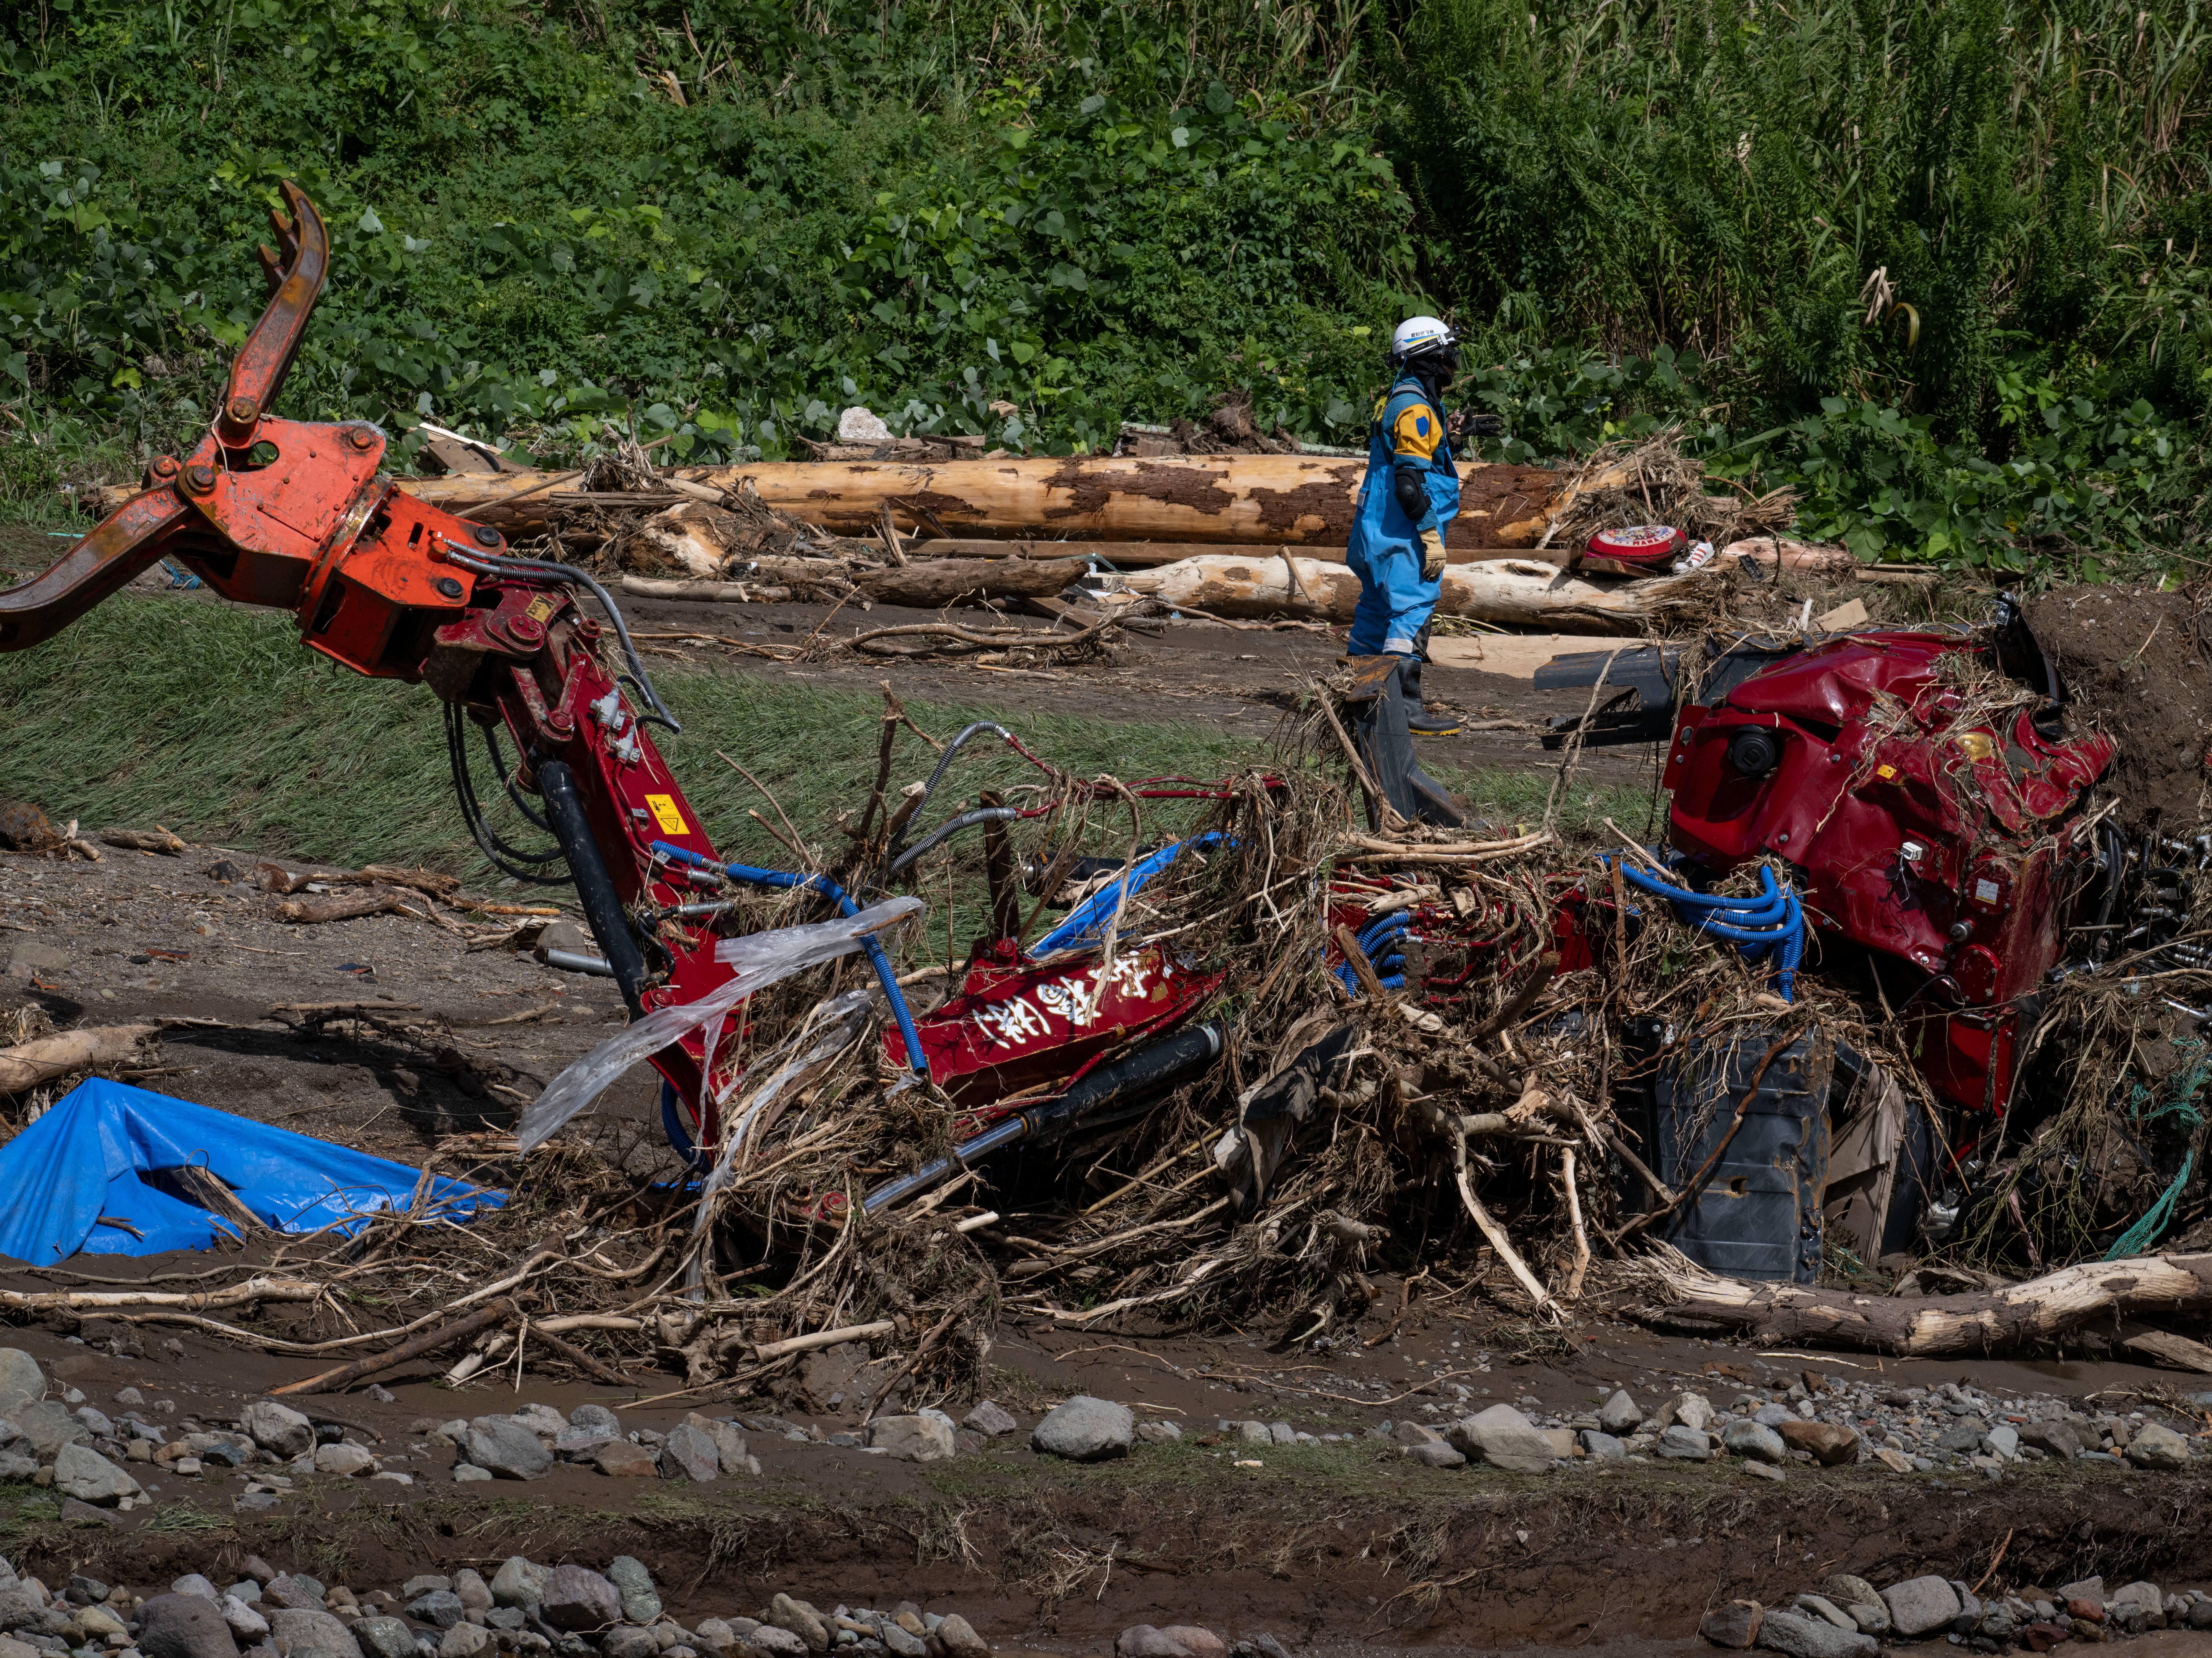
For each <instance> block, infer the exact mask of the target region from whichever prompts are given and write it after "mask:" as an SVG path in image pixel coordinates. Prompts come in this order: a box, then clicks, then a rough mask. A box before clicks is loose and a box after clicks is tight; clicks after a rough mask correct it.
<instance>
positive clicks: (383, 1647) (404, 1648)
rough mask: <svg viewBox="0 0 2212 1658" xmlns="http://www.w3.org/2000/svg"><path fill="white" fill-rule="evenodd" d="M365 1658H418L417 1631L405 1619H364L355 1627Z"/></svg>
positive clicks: (354, 1636) (354, 1632)
mask: <svg viewBox="0 0 2212 1658" xmlns="http://www.w3.org/2000/svg"><path fill="white" fill-rule="evenodd" d="M353 1638H354V1639H355V1640H356V1641H358V1642H359V1643H361V1649H362V1653H363V1654H364V1655H365V1658H416V1651H415V1631H413V1630H411V1629H410V1628H408V1627H407V1620H406V1619H404V1618H362V1619H356V1622H355V1624H354V1626H353Z"/></svg>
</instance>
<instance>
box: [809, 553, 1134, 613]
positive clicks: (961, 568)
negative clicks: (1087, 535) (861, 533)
mask: <svg viewBox="0 0 2212 1658" xmlns="http://www.w3.org/2000/svg"><path fill="white" fill-rule="evenodd" d="M1089 568H1091V567H1090V565H1089V564H1088V563H1087V562H1085V561H1084V560H1082V559H1079V558H1063V559H1052V560H1042V559H1027V558H1002V559H997V560H994V561H991V562H984V561H982V560H980V559H972V558H944V559H932V560H930V561H929V562H927V563H923V564H908V565H906V566H904V567H903V568H891V569H888V570H869V571H866V572H864V573H862V574H859V575H856V576H854V578H853V585H854V586H856V587H858V588H859V589H860V591H861V592H864V593H866V594H867V596H868V597H869V598H872V599H874V600H875V601H876V602H877V603H878V604H904V605H908V606H910V607H912V608H913V609H915V610H938V609H939V608H941V607H942V606H944V605H947V604H961V603H963V602H969V603H972V602H974V601H975V600H977V599H985V598H1050V597H1052V596H1054V594H1056V593H1058V592H1060V590H1061V589H1062V588H1064V587H1068V586H1073V585H1074V583H1075V581H1076V580H1077V579H1078V578H1079V577H1080V576H1081V575H1082V574H1084V572H1085V571H1086V570H1088V569H1089Z"/></svg>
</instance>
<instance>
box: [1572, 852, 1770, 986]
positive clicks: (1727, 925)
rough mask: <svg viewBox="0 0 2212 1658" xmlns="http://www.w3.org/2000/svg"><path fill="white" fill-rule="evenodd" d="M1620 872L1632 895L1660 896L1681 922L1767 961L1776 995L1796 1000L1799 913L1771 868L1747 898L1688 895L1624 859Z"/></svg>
mask: <svg viewBox="0 0 2212 1658" xmlns="http://www.w3.org/2000/svg"><path fill="white" fill-rule="evenodd" d="M1598 861H1599V862H1600V863H1602V864H1605V865H1607V866H1608V867H1610V865H1611V863H1612V859H1609V858H1607V856H1606V855H1605V854H1604V853H1600V854H1599V855H1598ZM1620 872H1621V874H1622V876H1623V877H1624V878H1626V880H1627V882H1628V884H1630V885H1631V886H1632V887H1634V888H1635V889H1636V890H1638V892H1644V893H1649V894H1650V896H1653V897H1655V898H1664V899H1665V900H1666V901H1667V902H1668V903H1670V904H1672V905H1673V906H1674V913H1675V914H1676V915H1678V916H1680V918H1681V919H1682V920H1684V921H1686V922H1688V923H1690V924H1691V925H1692V926H1695V927H1696V928H1697V929H1698V930H1699V932H1705V933H1709V934H1711V936H1712V937H1714V938H1720V939H1724V940H1725V941H1727V942H1728V943H1729V944H1734V945H1735V946H1736V948H1737V949H1738V950H1741V951H1742V952H1743V954H1744V956H1745V957H1746V958H1747V959H1748V960H1752V961H1757V960H1759V959H1761V958H1762V957H1764V958H1769V959H1771V960H1772V961H1773V962H1774V963H1775V978H1774V987H1775V991H1776V993H1778V995H1779V996H1780V997H1781V998H1782V999H1783V1000H1784V1001H1785V1002H1787V1001H1793V1000H1795V999H1796V987H1797V966H1798V963H1801V962H1802V961H1803V960H1804V959H1805V910H1804V907H1803V905H1802V904H1801V903H1800V902H1798V898H1797V895H1796V892H1794V891H1793V890H1790V888H1788V887H1785V886H1784V885H1783V884H1781V883H1780V882H1778V881H1777V880H1776V879H1775V878H1774V872H1773V871H1772V870H1771V869H1769V868H1767V867H1766V866H1765V865H1763V864H1762V865H1759V891H1758V892H1757V893H1755V894H1753V896H1750V897H1747V898H1734V897H1729V896H1726V895H1725V894H1721V893H1710V892H1692V891H1691V890H1689V889H1688V888H1686V887H1678V886H1676V885H1675V884H1674V883H1673V882H1671V881H1662V880H1661V879H1660V878H1658V877H1657V876H1656V875H1647V874H1646V873H1644V871H1642V870H1640V869H1638V868H1637V867H1636V866H1635V865H1632V864H1630V863H1628V862H1626V861H1625V860H1624V861H1623V862H1622V864H1621V865H1620Z"/></svg>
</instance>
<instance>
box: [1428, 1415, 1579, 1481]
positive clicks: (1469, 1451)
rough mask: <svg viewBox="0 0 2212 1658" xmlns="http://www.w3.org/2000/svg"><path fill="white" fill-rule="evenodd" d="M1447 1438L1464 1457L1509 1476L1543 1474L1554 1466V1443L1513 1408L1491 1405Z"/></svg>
mask: <svg viewBox="0 0 2212 1658" xmlns="http://www.w3.org/2000/svg"><path fill="white" fill-rule="evenodd" d="M1445 1439H1446V1440H1447V1442H1449V1444H1450V1446H1451V1448H1453V1449H1454V1450H1455V1451H1458V1452H1459V1453H1461V1454H1462V1455H1464V1456H1466V1457H1468V1458H1469V1459H1470V1460H1473V1459H1475V1458H1480V1460H1481V1461H1485V1462H1487V1463H1489V1464H1490V1465H1491V1467H1494V1468H1504V1469H1505V1470H1506V1471H1507V1472H1508V1473H1547V1472H1548V1471H1549V1470H1550V1468H1551V1466H1552V1462H1553V1450H1552V1442H1551V1441H1550V1440H1548V1439H1547V1438H1546V1437H1545V1436H1543V1435H1542V1434H1541V1433H1540V1432H1538V1431H1537V1430H1536V1428H1535V1427H1534V1424H1531V1423H1530V1422H1529V1420H1528V1418H1527V1417H1525V1416H1523V1415H1522V1414H1521V1412H1518V1411H1516V1410H1515V1409H1514V1408H1513V1407H1512V1406H1510V1405H1492V1406H1491V1407H1490V1408H1489V1409H1488V1410H1486V1411H1478V1412H1476V1413H1475V1414H1474V1415H1473V1416H1470V1417H1466V1418H1462V1419H1461V1420H1459V1421H1457V1422H1455V1423H1453V1424H1452V1425H1451V1428H1450V1430H1449V1432H1447V1433H1446V1435H1445Z"/></svg>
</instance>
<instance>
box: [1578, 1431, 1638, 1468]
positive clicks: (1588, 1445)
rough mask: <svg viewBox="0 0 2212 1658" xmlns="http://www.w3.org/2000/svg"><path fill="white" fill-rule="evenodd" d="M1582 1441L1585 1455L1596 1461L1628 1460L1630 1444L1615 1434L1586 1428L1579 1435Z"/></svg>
mask: <svg viewBox="0 0 2212 1658" xmlns="http://www.w3.org/2000/svg"><path fill="white" fill-rule="evenodd" d="M1578 1437H1579V1438H1580V1440H1581V1442H1582V1448H1583V1455H1585V1456H1587V1457H1589V1459H1590V1460H1591V1461H1594V1462H1626V1461H1628V1446H1627V1445H1626V1442H1623V1441H1621V1440H1619V1439H1616V1438H1614V1437H1613V1435H1611V1434H1609V1433H1605V1432H1602V1431H1601V1430H1598V1429H1596V1428H1584V1429H1583V1430H1582V1432H1581V1434H1580V1435H1579V1436H1578Z"/></svg>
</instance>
